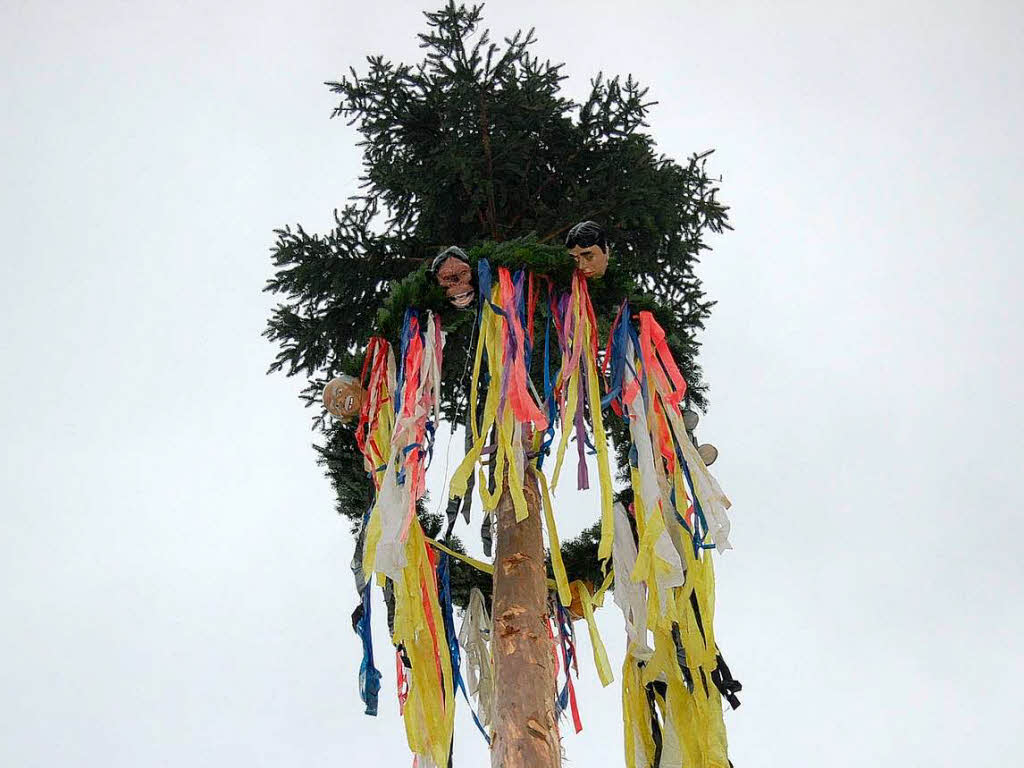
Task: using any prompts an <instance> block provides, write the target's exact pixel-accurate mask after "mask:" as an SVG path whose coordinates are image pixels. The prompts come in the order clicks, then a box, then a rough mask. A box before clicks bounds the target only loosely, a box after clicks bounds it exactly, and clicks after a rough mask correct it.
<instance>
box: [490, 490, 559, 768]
mask: <svg viewBox="0 0 1024 768" xmlns="http://www.w3.org/2000/svg"><path fill="white" fill-rule="evenodd" d="M523 490H524V492H525V494H526V503H527V507H528V508H529V511H530V514H529V516H528V517H527V518H526V519H525V520H523V521H522V522H521V523H517V522H516V514H515V510H514V509H513V507H512V498H511V496H510V495H509V492H508V489H507V488H506V490H505V491H504V493H502V495H501V498H500V500H499V501H498V509H497V523H498V532H497V533H498V535H497V538H498V541H497V551H496V553H495V555H496V556H495V559H494V606H493V616H494V636H493V637H492V639H491V655H492V656H493V658H494V739H493V740H492V743H491V768H559V767H560V766H561V764H562V752H561V744H560V743H559V738H558V726H557V719H556V716H555V667H554V657H553V656H552V644H551V640H550V639H549V637H548V623H547V621H548V588H547V579H546V574H545V569H544V539H543V536H542V533H541V509H540V492H539V489H538V485H537V478H536V477H535V476H534V475H533V473H532V472H528V475H527V481H526V484H525V487H524V489H523Z"/></svg>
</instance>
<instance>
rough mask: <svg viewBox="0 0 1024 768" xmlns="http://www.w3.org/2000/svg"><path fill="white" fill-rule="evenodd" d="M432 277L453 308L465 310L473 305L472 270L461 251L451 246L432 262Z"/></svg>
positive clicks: (474, 294) (474, 292)
mask: <svg viewBox="0 0 1024 768" xmlns="http://www.w3.org/2000/svg"><path fill="white" fill-rule="evenodd" d="M434 275H435V276H436V277H437V282H438V285H440V286H441V287H442V288H444V292H445V295H446V296H447V297H448V301H450V302H451V304H452V306H453V307H456V308H457V309H465V308H466V307H468V306H469V305H470V304H472V303H473V299H474V298H475V297H476V291H475V290H474V289H473V268H472V267H470V266H469V262H468V261H467V260H466V256H465V254H464V253H463V252H462V251H461V250H459V249H458V248H456V247H454V246H453V247H451V248H449V249H447V250H446V251H444V252H443V253H442V254H441V255H440V256H438V257H437V259H435V260H434Z"/></svg>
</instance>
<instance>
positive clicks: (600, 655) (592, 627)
mask: <svg viewBox="0 0 1024 768" xmlns="http://www.w3.org/2000/svg"><path fill="white" fill-rule="evenodd" d="M573 587H574V588H575V589H576V590H577V591H578V594H579V596H580V605H582V607H583V618H584V619H585V620H586V622H587V629H588V630H589V632H590V645H591V648H592V650H593V652H594V666H595V667H597V676H598V678H599V679H600V680H601V685H608V684H609V683H611V682H612V680H614V679H615V676H614V675H613V674H612V668H611V665H609V663H608V653H607V651H605V649H604V643H603V642H602V641H601V633H600V632H598V629H597V622H596V621H595V620H594V603H593V598H592V597H591V596H590V590H589V589H587V585H586V584H584V583H583V582H582V581H574V582H573Z"/></svg>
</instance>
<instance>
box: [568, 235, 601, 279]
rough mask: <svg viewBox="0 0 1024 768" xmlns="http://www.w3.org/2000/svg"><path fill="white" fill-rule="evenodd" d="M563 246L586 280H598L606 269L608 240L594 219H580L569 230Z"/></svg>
mask: <svg viewBox="0 0 1024 768" xmlns="http://www.w3.org/2000/svg"><path fill="white" fill-rule="evenodd" d="M565 247H566V248H568V249H569V255H571V256H572V258H573V260H574V261H575V262H576V268H577V269H578V270H579V271H580V272H582V273H583V276H584V277H586V278H587V279H588V280H599V279H600V278H601V277H603V276H604V273H605V270H607V269H608V256H609V249H608V240H607V238H606V237H605V234H604V230H603V229H602V228H601V225H600V224H598V223H597V222H594V221H581V222H580V223H579V224H577V225H576V226H575V227H573V228H572V229H570V230H569V234H568V235H566V237H565Z"/></svg>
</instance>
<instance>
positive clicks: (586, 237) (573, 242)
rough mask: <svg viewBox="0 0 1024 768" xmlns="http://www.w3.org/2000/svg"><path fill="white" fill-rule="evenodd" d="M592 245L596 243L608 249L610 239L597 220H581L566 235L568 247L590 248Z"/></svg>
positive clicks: (602, 248) (599, 246) (601, 247)
mask: <svg viewBox="0 0 1024 768" xmlns="http://www.w3.org/2000/svg"><path fill="white" fill-rule="evenodd" d="M592 245H596V246H597V247H598V248H600V249H601V250H602V251H606V250H608V239H607V237H605V234H604V229H603V228H602V227H601V225H600V224H598V223H597V222H596V221H581V222H580V223H579V224H577V225H576V226H574V227H573V228H572V229H570V230H569V234H567V235H566V236H565V247H566V248H574V247H576V246H579V247H580V248H589V247H590V246H592Z"/></svg>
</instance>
